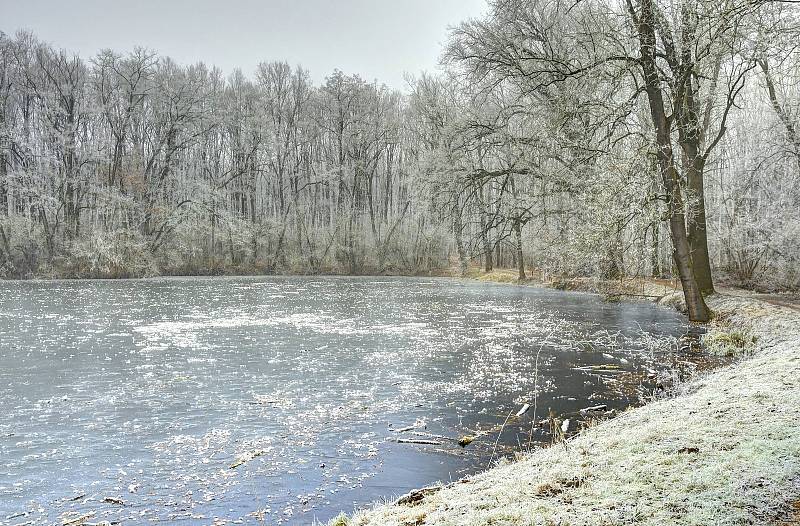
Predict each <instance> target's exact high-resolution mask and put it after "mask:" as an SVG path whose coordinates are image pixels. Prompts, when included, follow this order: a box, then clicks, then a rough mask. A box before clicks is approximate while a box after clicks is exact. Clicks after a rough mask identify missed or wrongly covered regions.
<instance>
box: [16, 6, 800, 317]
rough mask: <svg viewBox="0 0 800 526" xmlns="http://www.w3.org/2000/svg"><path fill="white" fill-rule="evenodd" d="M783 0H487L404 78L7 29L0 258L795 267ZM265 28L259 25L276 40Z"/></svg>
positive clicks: (605, 272)
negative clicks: (400, 82)
mask: <svg viewBox="0 0 800 526" xmlns="http://www.w3.org/2000/svg"><path fill="white" fill-rule="evenodd" d="M797 42H800V24H798V18H797V8H796V6H795V5H794V4H793V3H792V2H781V1H766V0H747V1H743V0H726V1H712V0H693V1H687V2H678V3H676V2H669V1H662V0H640V1H638V2H634V1H632V0H627V1H625V2H619V3H617V2H605V1H590V2H573V1H570V0H538V1H526V0H493V1H492V2H490V4H489V8H488V12H487V14H486V16H484V17H482V18H479V19H474V20H468V21H465V22H463V23H461V24H460V25H458V26H456V27H454V28H452V29H451V31H450V38H449V40H448V42H447V43H446V46H445V49H444V50H443V53H442V58H441V68H440V70H439V71H436V72H423V73H418V74H415V75H408V76H407V85H408V86H407V89H406V90H404V91H395V90H391V89H389V88H387V87H386V86H384V85H382V84H380V83H379V82H378V81H375V82H368V81H365V80H364V79H362V78H361V77H359V76H358V75H357V74H348V73H345V72H342V71H338V70H337V71H333V72H332V73H330V75H328V76H327V78H326V79H325V81H324V82H322V83H314V82H312V81H311V80H310V78H311V77H310V75H309V73H308V72H307V71H306V70H304V69H303V68H302V67H300V66H297V67H294V66H292V65H289V64H288V63H285V62H281V61H265V62H263V63H261V64H260V65H259V66H258V68H257V70H256V71H255V72H253V73H252V74H246V73H244V72H242V71H239V70H236V71H233V72H232V73H230V74H229V75H224V74H223V72H221V71H220V70H219V69H217V68H215V67H213V66H210V65H206V64H204V63H197V64H188V65H187V64H178V63H176V62H175V61H173V60H171V59H170V58H169V57H166V56H160V55H159V54H157V53H156V52H155V51H152V50H150V49H147V48H136V49H133V50H127V51H120V50H110V49H108V50H103V51H101V52H99V53H98V54H97V55H96V56H92V57H79V56H77V55H75V54H73V53H71V52H70V51H69V50H64V49H60V48H58V47H57V45H53V44H50V43H47V42H43V41H42V40H40V39H39V38H37V36H36V35H34V34H31V33H28V32H19V33H17V34H15V35H8V34H0V276H2V277H7V278H18V277H137V276H152V275H162V274H222V273H229V274H237V273H241V274H261V273H264V274H270V273H292V274H314V273H341V274H383V273H389V274H420V273H435V272H441V271H443V270H446V269H451V268H453V269H456V270H455V272H456V273H465V272H466V270H467V268H468V267H469V266H470V265H480V266H481V267H482V268H484V269H486V270H490V269H492V268H493V267H508V268H515V269H518V272H519V277H520V279H524V278H526V276H527V275H530V273H531V272H534V271H535V272H539V273H541V274H543V275H549V276H597V277H601V278H605V279H610V278H617V277H621V276H638V277H651V276H652V277H666V278H674V279H679V280H680V282H681V284H682V286H683V290H684V293H685V295H686V298H687V306H688V308H689V314H690V317H691V318H692V319H694V320H700V321H702V320H706V319H708V317H709V313H708V309H707V307H706V305H705V303H704V301H703V297H704V295H705V294H707V293H709V292H712V291H713V290H714V285H715V281H714V280H717V281H722V282H724V283H726V284H731V285H737V286H745V287H750V288H755V289H758V290H792V289H794V290H796V289H797V288H798V286H800V273H799V272H798V269H800V266H798V258H800V243H798V237H799V236H800V212H798V210H800V178H798V170H799V169H800V135H799V134H800V91H798V86H800V85H799V84H798V82H799V81H800V54H798V53H797ZM269 53H270V52H269V50H266V49H265V50H264V54H265V56H269Z"/></svg>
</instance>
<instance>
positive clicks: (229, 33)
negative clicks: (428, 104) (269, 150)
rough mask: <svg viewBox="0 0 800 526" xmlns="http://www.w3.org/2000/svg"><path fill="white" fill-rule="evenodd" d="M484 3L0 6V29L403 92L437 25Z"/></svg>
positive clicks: (434, 46)
mask: <svg viewBox="0 0 800 526" xmlns="http://www.w3.org/2000/svg"><path fill="white" fill-rule="evenodd" d="M485 8H486V1H485V0H261V1H259V0H122V1H120V0H0V31H4V32H6V33H8V34H11V35H13V34H14V33H15V32H16V31H17V30H19V29H29V30H32V31H33V32H34V33H35V34H36V35H37V36H38V37H39V38H40V39H42V40H44V41H46V42H49V43H51V44H53V45H55V46H56V47H59V48H66V49H68V50H70V51H74V52H77V53H79V54H80V55H81V56H82V57H84V58H88V57H91V56H92V55H94V54H95V53H96V52H97V51H98V50H100V49H102V48H111V49H113V50H115V51H127V50H130V49H132V48H133V47H134V46H136V45H141V46H145V47H148V48H151V49H154V50H156V51H158V52H159V53H160V54H162V55H168V56H171V57H172V58H174V59H175V60H177V61H178V62H180V63H183V64H185V63H190V62H197V61H200V60H202V61H203V62H206V63H207V64H213V65H216V66H218V67H219V68H221V69H222V70H223V72H224V73H225V74H226V75H227V74H228V73H230V71H231V70H232V69H233V68H235V67H239V68H241V69H242V71H244V72H245V73H246V74H248V75H251V73H252V72H253V71H254V70H255V66H256V64H258V63H259V62H261V61H264V60H266V61H270V60H286V61H288V62H289V63H290V64H292V65H296V64H301V65H302V66H303V67H304V68H306V69H307V70H309V71H310V73H311V75H312V78H314V80H317V81H319V80H321V79H323V78H324V77H325V76H326V75H327V74H329V73H330V72H332V71H333V69H334V68H339V69H341V70H343V71H344V72H345V73H348V74H349V73H358V74H359V75H361V76H362V77H364V78H365V79H367V80H369V81H372V80H375V79H377V80H378V81H380V82H383V83H385V84H387V85H389V86H391V87H393V88H397V89H405V87H406V85H405V82H404V80H403V72H406V71H407V72H411V73H418V72H419V71H421V70H432V69H434V68H435V67H436V64H437V61H438V57H439V54H440V51H441V47H442V44H443V43H444V42H445V40H446V38H447V27H448V26H451V25H455V24H457V23H458V22H460V21H461V20H464V19H467V18H470V17H475V16H479V15H480V14H481V13H483V12H484V11H485Z"/></svg>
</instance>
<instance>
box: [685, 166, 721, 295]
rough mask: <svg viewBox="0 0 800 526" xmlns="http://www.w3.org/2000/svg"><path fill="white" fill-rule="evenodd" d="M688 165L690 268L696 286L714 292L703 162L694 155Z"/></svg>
mask: <svg viewBox="0 0 800 526" xmlns="http://www.w3.org/2000/svg"><path fill="white" fill-rule="evenodd" d="M689 164H690V167H689V169H688V170H687V172H686V184H687V188H688V190H689V199H690V202H691V204H690V207H689V210H690V212H689V224H688V236H689V248H690V250H691V253H692V268H693V269H694V277H695V279H696V280H697V286H698V288H699V289H700V292H702V293H703V294H713V293H714V281H713V278H712V276H711V259H710V257H709V255H708V233H707V227H706V204H705V188H704V184H703V173H704V170H703V168H704V165H705V162H704V161H703V160H702V158H700V157H695V160H694V162H692V161H691V160H689Z"/></svg>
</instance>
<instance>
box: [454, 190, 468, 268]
mask: <svg viewBox="0 0 800 526" xmlns="http://www.w3.org/2000/svg"><path fill="white" fill-rule="evenodd" d="M453 234H454V235H455V238H456V250H457V251H458V269H459V272H460V274H461V277H462V278H464V277H466V276H467V266H468V264H469V261H468V259H467V251H466V250H465V249H464V224H463V223H462V221H461V207H460V206H459V201H458V199H456V202H455V205H454V206H453Z"/></svg>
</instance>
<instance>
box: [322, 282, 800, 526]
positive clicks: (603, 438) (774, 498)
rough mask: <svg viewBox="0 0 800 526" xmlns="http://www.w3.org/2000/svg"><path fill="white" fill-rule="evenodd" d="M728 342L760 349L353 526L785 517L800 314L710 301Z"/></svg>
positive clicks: (736, 521)
mask: <svg viewBox="0 0 800 526" xmlns="http://www.w3.org/2000/svg"><path fill="white" fill-rule="evenodd" d="M709 305H710V306H711V308H712V309H714V311H715V313H716V314H717V322H716V324H717V327H716V328H715V330H716V331H717V333H719V332H721V331H725V330H730V331H731V332H734V331H735V332H736V333H738V334H742V333H745V334H748V335H749V336H751V337H752V340H751V341H754V342H755V343H754V345H750V346H749V347H750V349H749V350H748V353H747V355H746V356H743V357H742V358H741V359H740V360H739V361H737V362H735V363H734V364H732V365H729V366H726V367H723V368H721V369H717V370H715V371H714V372H712V373H709V374H707V375H705V376H702V377H700V378H697V379H695V380H693V381H691V382H689V383H687V384H684V385H683V386H682V387H681V388H680V389H679V391H678V393H677V394H676V396H675V397H673V398H669V399H664V400H661V401H657V402H653V403H651V404H649V405H646V406H644V407H641V408H638V409H633V410H630V411H628V412H626V413H624V414H623V415H621V416H620V417H618V418H615V419H613V420H610V421H606V422H604V423H601V424H599V425H597V426H595V427H593V428H590V429H588V430H587V431H585V432H583V433H581V434H580V435H578V436H577V437H575V438H573V439H570V440H568V441H567V442H566V443H564V444H562V445H556V446H553V447H550V448H547V449H542V450H539V451H536V452H534V453H532V454H530V455H529V456H528V457H526V458H524V459H522V460H520V461H518V462H515V463H511V464H506V465H502V466H498V467H496V468H494V469H491V470H489V471H487V472H484V473H482V474H480V475H477V476H475V477H472V478H470V479H468V480H465V481H461V482H458V483H455V484H451V485H449V486H447V487H445V488H443V489H441V490H440V491H435V492H432V493H431V494H428V495H427V496H425V497H424V498H421V499H408V498H406V499H402V500H403V501H405V502H407V503H406V504H397V503H395V504H392V505H382V506H378V507H376V508H375V509H373V510H365V511H360V512H358V513H356V514H355V515H354V516H353V517H351V518H344V517H341V518H339V519H337V520H336V521H334V523H333V524H338V525H345V524H346V525H347V526H367V525H380V526H392V525H397V526H400V525H402V526H411V525H434V524H435V525H442V526H448V525H487V524H491V525H555V524H558V525H564V526H566V525H611V524H642V525H654V526H655V525H658V526H662V525H666V524H670V525H709V524H715V525H720V526H723V525H744V524H765V523H771V522H773V521H775V520H777V519H780V518H781V517H782V516H783V514H784V513H786V512H787V511H788V509H789V507H790V506H789V505H790V502H791V501H793V500H796V498H797V496H798V495H800V313H798V312H797V311H795V310H792V309H788V308H784V307H780V306H776V305H771V304H768V303H764V302H761V301H758V300H752V299H747V298H742V297H733V296H725V295H715V296H713V297H711V298H709Z"/></svg>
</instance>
